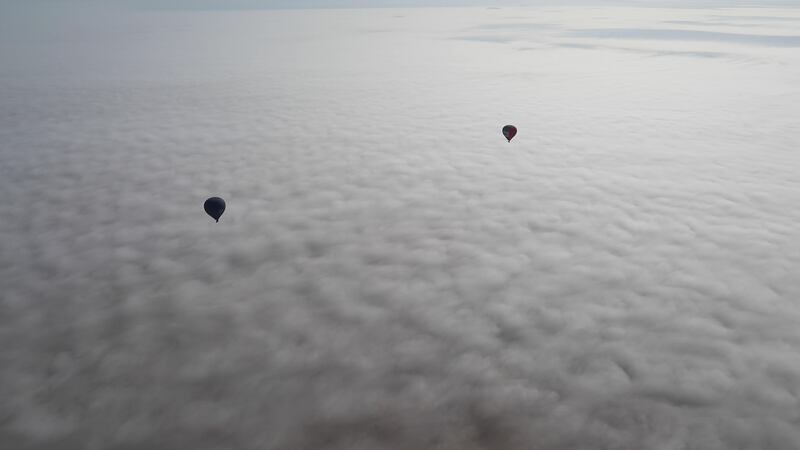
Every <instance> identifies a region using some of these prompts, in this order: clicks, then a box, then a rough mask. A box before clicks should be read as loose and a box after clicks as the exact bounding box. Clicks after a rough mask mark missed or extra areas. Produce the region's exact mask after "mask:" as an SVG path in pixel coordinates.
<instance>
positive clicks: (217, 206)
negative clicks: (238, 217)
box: [203, 197, 225, 222]
mask: <svg viewBox="0 0 800 450" xmlns="http://www.w3.org/2000/svg"><path fill="white" fill-rule="evenodd" d="M203 209H205V210H206V213H208V215H209V216H211V217H213V218H214V220H216V221H217V222H219V218H220V217H221V216H222V213H224V212H225V200H223V199H221V198H219V197H211V198H210V199H208V200H206V202H205V203H203Z"/></svg>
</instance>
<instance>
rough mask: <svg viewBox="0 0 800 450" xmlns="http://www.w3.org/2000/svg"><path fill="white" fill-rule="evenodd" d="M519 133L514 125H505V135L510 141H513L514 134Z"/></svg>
mask: <svg viewBox="0 0 800 450" xmlns="http://www.w3.org/2000/svg"><path fill="white" fill-rule="evenodd" d="M516 135H517V127H515V126H514V125H506V126H504V127H503V136H505V137H506V139H508V142H511V139H514V136H516Z"/></svg>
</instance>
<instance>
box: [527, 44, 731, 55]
mask: <svg viewBox="0 0 800 450" xmlns="http://www.w3.org/2000/svg"><path fill="white" fill-rule="evenodd" d="M555 46H556V47H560V48H572V49H580V50H616V51H621V52H627V53H637V54H640V55H648V56H690V57H696V58H730V57H733V56H734V55H732V54H730V53H723V52H703V51H689V50H657V49H649V50H648V49H639V48H630V47H617V46H613V45H593V44H581V43H574V42H567V43H563V44H556V45H555ZM520 50H523V49H520ZM526 50H529V49H526Z"/></svg>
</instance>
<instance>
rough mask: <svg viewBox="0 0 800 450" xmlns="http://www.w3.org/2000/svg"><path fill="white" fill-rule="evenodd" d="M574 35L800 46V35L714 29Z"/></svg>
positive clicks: (601, 31) (623, 30) (577, 34)
mask: <svg viewBox="0 0 800 450" xmlns="http://www.w3.org/2000/svg"><path fill="white" fill-rule="evenodd" d="M568 35H569V36H574V37H588V38H597V39H638V40H665V41H707V42H727V43H736V44H746V45H758V46H764V47H800V36H779V35H769V34H743V33H720V32H714V31H698V30H675V29H645V28H602V29H587V30H575V31H572V32H569V33H568Z"/></svg>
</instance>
